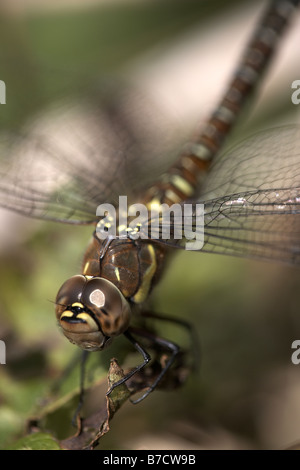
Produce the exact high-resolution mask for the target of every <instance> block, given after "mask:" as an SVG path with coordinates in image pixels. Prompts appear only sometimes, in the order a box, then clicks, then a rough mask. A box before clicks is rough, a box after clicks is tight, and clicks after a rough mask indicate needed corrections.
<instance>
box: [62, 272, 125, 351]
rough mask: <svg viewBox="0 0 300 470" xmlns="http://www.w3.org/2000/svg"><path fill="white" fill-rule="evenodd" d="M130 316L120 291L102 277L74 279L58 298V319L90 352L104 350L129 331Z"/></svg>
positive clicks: (66, 284) (75, 277)
mask: <svg viewBox="0 0 300 470" xmlns="http://www.w3.org/2000/svg"><path fill="white" fill-rule="evenodd" d="M130 313H131V310H130V306H129V303H128V302H127V300H126V299H125V297H124V296H123V294H122V293H121V292H120V291H119V289H118V288H117V287H116V286H115V285H114V284H113V283H112V282H110V281H108V280H107V279H103V278H100V277H89V276H82V275H77V276H73V277H71V278H70V279H68V280H67V281H66V282H65V283H64V284H63V285H62V287H61V288H60V289H59V292H58V294H57V297H56V318H57V320H58V323H59V325H60V327H61V328H62V331H63V333H64V335H65V336H66V337H67V338H68V340H69V341H71V343H73V344H76V345H77V346H79V347H80V348H82V349H85V350H88V351H98V350H102V349H103V348H104V347H106V346H107V345H108V344H109V343H110V342H111V340H112V338H113V337H114V336H117V335H120V334H122V333H123V332H124V331H125V330H127V328H128V326H129V320H130Z"/></svg>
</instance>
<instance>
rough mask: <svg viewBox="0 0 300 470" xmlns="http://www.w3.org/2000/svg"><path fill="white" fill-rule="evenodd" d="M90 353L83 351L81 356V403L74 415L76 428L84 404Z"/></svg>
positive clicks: (73, 420) (73, 421) (79, 402)
mask: <svg viewBox="0 0 300 470" xmlns="http://www.w3.org/2000/svg"><path fill="white" fill-rule="evenodd" d="M89 354H90V353H89V351H83V352H82V355H81V361H80V385H79V387H80V389H79V401H78V405H77V408H76V411H75V413H74V415H73V418H72V425H73V426H75V425H76V422H77V417H78V416H79V412H80V410H81V408H82V405H83V402H84V392H85V390H84V383H85V370H86V362H87V358H88V357H89Z"/></svg>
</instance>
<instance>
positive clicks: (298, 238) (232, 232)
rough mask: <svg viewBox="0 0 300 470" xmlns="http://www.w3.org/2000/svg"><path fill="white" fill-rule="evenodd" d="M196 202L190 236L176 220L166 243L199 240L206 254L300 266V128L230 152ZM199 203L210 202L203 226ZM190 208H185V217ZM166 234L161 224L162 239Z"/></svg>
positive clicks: (188, 218)
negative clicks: (176, 235) (199, 215)
mask: <svg viewBox="0 0 300 470" xmlns="http://www.w3.org/2000/svg"><path fill="white" fill-rule="evenodd" d="M192 203H193V206H192V215H191V216H186V218H185V224H186V230H185V232H184V227H183V228H182V229H181V231H180V226H181V224H182V222H183V219H182V220H181V219H180V217H177V218H176V217H175V218H172V222H171V236H170V238H169V239H168V240H162V241H161V242H162V243H166V244H167V245H170V246H172V247H179V248H187V246H188V245H187V243H188V242H190V241H193V240H192V236H195V237H196V238H195V240H194V241H196V239H197V238H198V239H199V241H201V240H203V246H202V245H201V243H200V244H199V248H197V245H195V249H197V250H201V251H203V252H209V253H218V254H226V255H231V256H243V257H251V258H258V259H273V260H277V261H282V262H286V263H289V264H299V263H300V130H299V129H298V128H296V127H288V128H287V127H283V128H279V129H273V130H271V131H265V132H263V133H260V134H257V135H256V136H254V137H251V138H249V139H247V140H246V141H245V142H242V143H241V144H240V145H238V146H237V147H235V148H234V149H233V150H231V151H228V152H227V153H226V154H225V155H224V156H223V157H222V158H220V159H219V160H218V161H216V163H215V164H214V166H213V167H212V170H211V172H210V174H209V176H208V178H207V181H206V183H205V187H204V191H203V193H202V195H201V198H200V199H199V200H198V201H192ZM196 203H198V204H201V203H202V204H204V223H203V225H201V220H200V218H198V220H197V218H196ZM186 208H187V206H186V205H184V204H183V205H181V210H182V214H184V210H185V209H186ZM154 221H155V218H154ZM151 222H152V225H153V221H151ZM155 222H156V224H157V220H156V221H155ZM161 222H162V218H161V217H160V223H161ZM165 224H168V223H167V222H165ZM147 230H149V224H148V226H147ZM176 230H177V234H178V233H179V239H175V238H174V233H175V231H176ZM145 232H146V230H145ZM172 234H173V235H172ZM162 235H163V233H162V228H161V225H160V228H159V230H158V231H157V233H156V236H157V238H159V239H160V238H161V237H162ZM190 249H191V248H190Z"/></svg>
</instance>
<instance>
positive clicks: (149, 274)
mask: <svg viewBox="0 0 300 470" xmlns="http://www.w3.org/2000/svg"><path fill="white" fill-rule="evenodd" d="M148 250H149V253H150V257H151V264H150V265H149V267H148V269H147V271H146V272H145V274H144V276H143V280H142V283H141V286H140V288H139V290H138V291H137V292H136V294H135V295H134V296H133V301H134V302H135V303H136V304H140V303H141V302H143V301H144V300H145V299H146V297H147V295H148V293H149V290H150V287H151V281H152V278H153V276H154V274H155V272H156V268H157V263H156V256H155V251H154V248H153V246H152V245H148Z"/></svg>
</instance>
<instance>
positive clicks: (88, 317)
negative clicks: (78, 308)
mask: <svg viewBox="0 0 300 470" xmlns="http://www.w3.org/2000/svg"><path fill="white" fill-rule="evenodd" d="M76 318H79V319H80V320H83V321H84V322H85V323H87V324H88V325H89V326H90V327H91V329H92V330H93V331H97V330H98V329H99V328H98V325H97V323H96V322H95V320H94V319H93V318H92V317H91V315H89V314H88V313H86V312H82V313H79V315H77V316H76Z"/></svg>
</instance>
